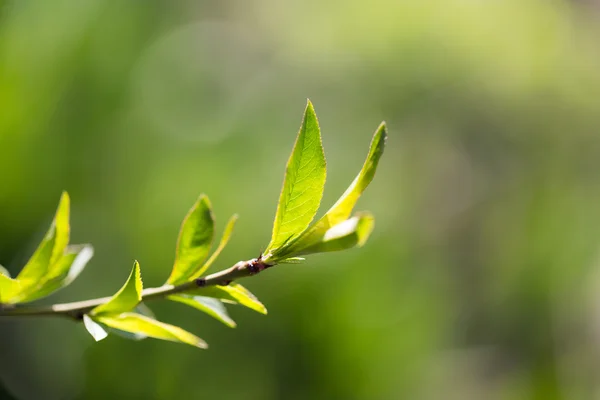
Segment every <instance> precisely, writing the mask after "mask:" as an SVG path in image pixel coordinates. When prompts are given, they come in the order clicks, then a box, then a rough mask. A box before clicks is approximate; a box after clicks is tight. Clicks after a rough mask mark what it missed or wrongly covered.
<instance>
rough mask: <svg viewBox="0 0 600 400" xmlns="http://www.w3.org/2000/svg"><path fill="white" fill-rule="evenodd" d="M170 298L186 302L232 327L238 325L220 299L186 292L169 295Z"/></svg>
mask: <svg viewBox="0 0 600 400" xmlns="http://www.w3.org/2000/svg"><path fill="white" fill-rule="evenodd" d="M168 299H169V300H173V301H176V302H179V303H183V304H186V305H188V306H190V307H194V308H196V309H198V310H200V311H202V312H205V313H206V314H208V315H210V316H211V317H213V318H216V319H218V320H219V321H221V322H222V323H224V324H225V325H227V326H229V327H230V328H235V326H236V323H235V321H234V320H232V319H231V317H230V316H229V314H228V313H227V309H226V308H225V306H224V305H223V303H222V302H221V301H220V300H218V299H215V298H212V297H205V296H189V295H184V294H179V295H173V296H169V297H168Z"/></svg>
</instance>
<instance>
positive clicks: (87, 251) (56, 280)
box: [19, 244, 94, 302]
mask: <svg viewBox="0 0 600 400" xmlns="http://www.w3.org/2000/svg"><path fill="white" fill-rule="evenodd" d="M93 255H94V248H93V247H92V246H91V245H89V244H86V245H74V246H67V250H66V251H65V254H64V255H63V256H62V258H61V259H60V260H59V261H58V262H57V263H56V264H55V266H54V268H53V270H52V272H51V273H50V274H49V275H47V276H45V277H44V278H43V279H42V280H41V281H40V283H39V284H38V286H29V287H28V288H27V290H26V291H21V292H19V302H26V301H27V302H29V301H33V300H37V299H40V298H42V297H45V296H48V295H50V294H52V293H54V292H56V291H58V290H60V289H62V288H64V287H66V286H68V285H69V284H71V282H73V281H74V280H75V278H77V276H78V275H79V274H80V273H81V271H83V268H84V267H85V266H86V264H87V263H88V261H89V260H90V259H91V258H92V256H93Z"/></svg>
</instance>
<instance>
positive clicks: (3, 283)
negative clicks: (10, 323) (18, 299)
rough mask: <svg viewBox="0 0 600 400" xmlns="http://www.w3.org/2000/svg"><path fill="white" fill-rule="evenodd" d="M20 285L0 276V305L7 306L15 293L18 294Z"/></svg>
mask: <svg viewBox="0 0 600 400" xmlns="http://www.w3.org/2000/svg"><path fill="white" fill-rule="evenodd" d="M20 287H21V285H20V283H19V281H17V280H16V279H12V278H11V277H9V276H6V275H4V274H0V304H2V303H5V304H9V303H10V302H11V299H12V298H13V297H14V296H15V293H18V292H19V289H20Z"/></svg>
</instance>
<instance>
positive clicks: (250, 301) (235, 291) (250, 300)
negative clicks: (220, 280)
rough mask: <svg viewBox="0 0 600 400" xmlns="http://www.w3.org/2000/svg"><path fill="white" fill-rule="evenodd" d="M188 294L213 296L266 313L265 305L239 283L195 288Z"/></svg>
mask: <svg viewBox="0 0 600 400" xmlns="http://www.w3.org/2000/svg"><path fill="white" fill-rule="evenodd" d="M188 293H189V294H194V295H199V296H206V297H214V298H216V299H220V300H222V301H224V302H231V303H238V304H241V305H243V306H246V307H248V308H250V309H252V310H254V311H257V312H259V313H261V314H266V313H267V309H266V307H265V306H264V305H263V304H262V303H261V302H260V301H259V300H258V299H257V298H256V296H254V295H253V294H252V293H250V291H249V290H248V289H246V288H245V287H243V286H242V285H240V284H239V283H232V284H230V285H227V286H220V285H217V286H207V287H201V288H196V289H193V290H191V291H189V292H188Z"/></svg>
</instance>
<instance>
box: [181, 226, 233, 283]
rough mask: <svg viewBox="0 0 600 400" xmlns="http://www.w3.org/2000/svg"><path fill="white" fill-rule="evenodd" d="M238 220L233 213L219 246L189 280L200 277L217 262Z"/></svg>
mask: <svg viewBox="0 0 600 400" xmlns="http://www.w3.org/2000/svg"><path fill="white" fill-rule="evenodd" d="M237 220H238V216H237V215H232V216H231V218H229V221H228V222H227V225H225V231H224V232H223V236H222V237H221V242H219V246H218V247H217V248H216V250H215V251H214V252H213V253H212V255H211V256H210V258H209V259H208V260H207V261H206V262H205V263H204V265H203V266H202V268H200V269H199V270H198V271H196V272H195V273H193V274H192V275H191V276H190V278H189V279H188V280H191V279H196V278H199V277H201V276H202V275H203V274H204V273H205V272H206V271H208V269H209V268H210V266H211V265H212V263H213V262H215V260H216V259H217V257H219V255H220V254H221V251H223V249H224V248H225V246H227V243H228V242H229V238H230V237H231V233H232V232H233V227H234V226H235V223H236V221H237Z"/></svg>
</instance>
